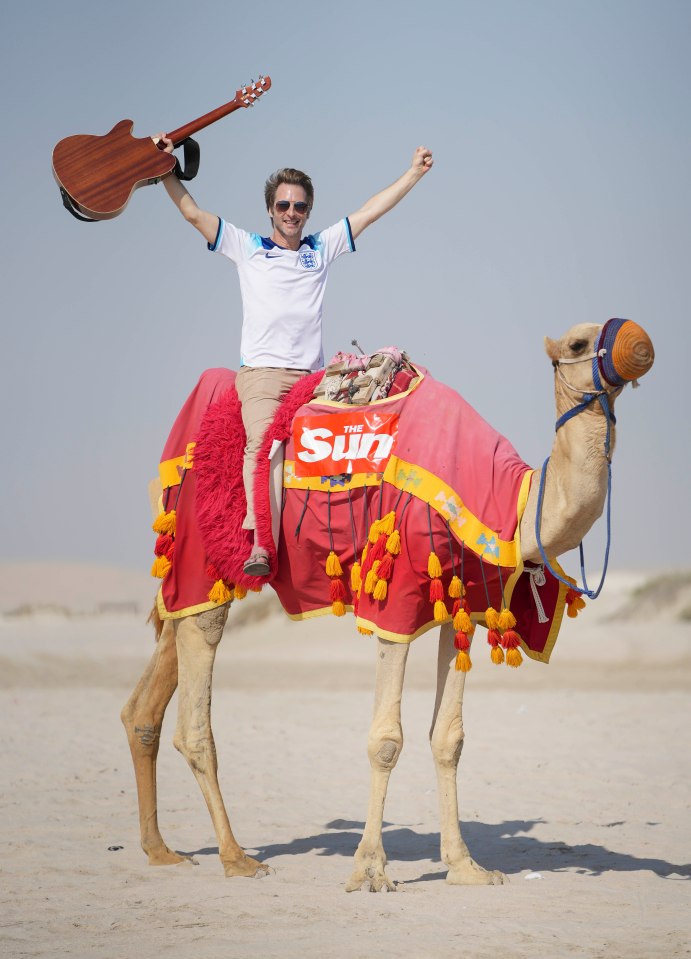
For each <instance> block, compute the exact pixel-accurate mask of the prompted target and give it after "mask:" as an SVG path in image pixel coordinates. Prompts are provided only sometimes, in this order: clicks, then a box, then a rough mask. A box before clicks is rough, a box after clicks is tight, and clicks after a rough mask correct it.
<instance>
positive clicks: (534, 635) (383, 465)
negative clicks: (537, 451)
mask: <svg viewBox="0 0 691 959" xmlns="http://www.w3.org/2000/svg"><path fill="white" fill-rule="evenodd" d="M320 377H321V374H320V373H316V374H312V375H309V376H307V377H305V379H304V380H302V381H300V382H299V383H298V384H296V386H295V387H294V388H293V390H292V391H291V392H290V393H289V394H288V396H287V397H286V399H285V401H284V403H283V405H282V407H281V408H280V409H279V411H278V414H277V416H276V419H275V421H274V423H273V424H272V426H271V427H270V429H269V430H268V431H267V434H266V436H265V438H264V444H263V449H262V452H261V454H260V457H259V459H258V467H257V476H256V483H255V512H256V515H257V529H258V532H259V535H260V538H261V541H262V543H269V542H270V541H271V534H270V531H271V516H270V510H269V505H268V503H269V497H268V474H269V468H270V466H269V452H270V450H271V449H272V446H273V445H274V441H275V440H279V441H280V442H284V441H285V444H286V445H285V464H284V492H283V509H282V516H281V537H280V541H279V544H278V550H277V551H274V552H272V555H271V557H270V560H271V569H272V573H271V576H270V577H269V579H270V582H271V586H272V587H273V588H274V590H275V591H276V593H277V594H278V597H279V599H280V601H281V603H282V605H283V607H284V609H285V610H286V612H287V613H288V615H289V616H291V617H292V618H297V619H301V618H305V617H310V616H315V615H321V614H324V613H332V612H333V613H335V614H336V615H342V614H343V613H345V612H346V611H350V610H352V611H353V612H354V613H355V615H356V621H357V625H358V627H359V628H360V630H361V631H373V632H376V633H377V634H378V635H380V636H382V637H384V638H387V639H391V640H393V641H403V642H405V641H410V640H411V639H414V638H415V637H416V636H418V635H420V634H421V633H423V632H425V631H426V630H427V629H429V628H431V627H432V626H434V625H438V624H439V623H441V622H445V621H449V620H452V619H453V621H454V626H455V627H458V632H457V637H458V636H461V637H466V638H465V639H463V638H462V639H461V640H460V645H459V641H457V646H458V648H459V650H465V649H467V647H468V646H469V640H470V637H471V636H472V632H473V631H474V625H475V624H476V623H482V624H483V625H487V626H488V627H490V628H489V632H488V637H489V640H490V643H491V644H492V646H493V658H495V652H499V651H498V646H499V645H500V644H501V641H502V638H504V639H506V637H511V636H517V637H518V638H519V639H520V643H521V645H522V647H523V649H524V650H525V651H526V652H527V653H528V655H529V656H531V657H532V658H535V659H539V660H542V661H544V662H547V661H548V660H549V656H550V654H551V650H552V648H553V646H554V643H555V641H556V637H557V634H558V631H559V626H560V624H561V619H562V615H563V609H564V601H565V598H566V593H567V587H565V586H564V585H563V584H560V583H559V582H558V581H557V580H556V579H555V578H554V577H552V576H551V575H550V574H549V573H548V572H547V573H543V572H542V570H541V569H540V568H538V569H536V570H527V569H525V568H524V566H523V564H522V562H521V558H520V542H519V537H518V526H519V522H520V517H521V514H522V511H523V508H524V506H525V502H526V499H527V495H528V490H529V486H530V480H531V475H532V471H531V469H530V468H529V467H528V466H527V464H525V463H524V462H523V461H522V460H521V458H520V457H519V456H518V454H517V453H516V451H515V449H514V448H513V446H512V445H511V444H510V443H509V442H508V440H506V439H505V438H504V437H503V436H501V434H499V433H497V432H496V430H494V429H493V428H492V427H491V426H490V425H489V424H488V423H487V422H486V421H485V420H484V419H483V418H482V417H481V416H479V414H478V413H477V412H476V411H475V410H474V409H473V408H472V407H471V406H470V405H469V404H468V403H467V402H466V401H465V400H464V399H463V398H462V397H461V396H460V395H459V394H458V393H456V392H455V391H454V390H452V389H450V388H449V387H447V386H444V385H443V384H442V383H439V382H438V381H436V380H434V379H433V378H432V377H431V376H429V374H427V373H425V372H424V371H421V374H420V376H419V378H418V379H417V380H415V381H414V383H413V386H412V388H411V389H409V390H407V391H406V392H405V393H401V394H398V395H396V396H393V397H390V398H388V399H384V400H379V401H377V402H376V403H374V404H370V405H368V406H366V407H363V408H362V410H359V411H358V410H356V411H353V408H352V407H348V408H347V409H348V417H346V418H345V420H344V416H343V413H344V407H343V406H342V405H340V404H336V403H328V402H324V401H320V402H318V403H317V402H314V401H313V400H312V395H313V390H314V387H315V385H316V383H317V382H318V380H319V379H320ZM233 381H234V374H232V373H230V372H229V371H225V370H210V371H207V372H206V373H205V374H203V376H202V378H201V380H200V382H199V384H198V385H197V387H196V389H195V391H194V392H193V394H192V396H191V397H190V398H189V400H188V401H187V403H186V404H185V407H183V410H182V411H181V414H180V416H179V417H178V420H177V421H176V424H175V426H174V428H173V431H172V433H171V437H170V438H169V441H168V443H167V444H166V447H165V449H164V453H163V457H162V464H161V479H162V483H163V486H164V502H163V506H164V513H163V515H165V514H166V513H170V512H171V511H172V510H173V509H175V514H176V530H175V536H174V548H173V549H172V550H169V552H168V553H165V551H163V555H164V557H165V559H167V560H168V561H169V562H168V563H167V564H166V563H165V562H164V563H163V569H162V570H161V571H162V572H163V573H164V579H163V584H162V588H161V592H160V595H159V611H160V612H161V615H162V616H164V617H171V616H183V615H189V614H190V613H191V612H195V611H198V610H201V609H205V608H210V607H212V606H214V605H217V604H218V602H220V601H223V600H225V599H227V598H228V597H229V596H230V595H231V593H234V594H235V595H239V596H242V595H244V593H245V592H246V590H247V589H253V588H255V589H256V588H259V587H260V586H261V585H262V582H263V581H262V580H260V579H257V578H253V577H247V576H246V575H245V574H244V573H243V572H242V565H243V562H244V560H245V558H246V557H247V555H248V554H249V551H250V542H249V535H248V534H247V533H246V532H245V531H244V530H242V520H243V517H244V513H245V494H244V489H243V485H242V469H241V467H242V452H243V449H244V443H245V436H244V430H243V428H242V421H241V417H240V407H239V401H238V398H237V394H236V392H235V389H234V387H233V385H232V384H233ZM375 408H376V409H375ZM374 413H376V416H375V417H374V420H372V415H373V414H374ZM358 414H361V416H362V424H363V425H360V426H358V425H357V416H358ZM353 416H355V417H356V419H355V421H353V419H352V417H353ZM368 417H369V420H368V419H367V418H368ZM372 422H375V426H372ZM377 423H378V424H380V426H379V427H378V426H377V425H376V424H377ZM382 423H386V424H387V425H385V426H381V424H382ZM344 424H345V425H344ZM368 424H369V425H368ZM378 428H381V430H383V431H384V432H383V433H382V434H381V435H382V436H384V435H388V436H391V434H393V435H394V437H395V438H394V439H393V440H391V439H388V440H387V439H381V440H380V441H378V442H377V443H375V440H374V439H367V437H375V438H376V437H377V436H378V435H379V434H378V433H377V432H376V430H377V429H378ZM344 430H345V432H344ZM320 444H321V445H320ZM378 449H381V450H383V455H382V457H380V458H379V459H377V456H376V452H377V450H378ZM363 451H365V453H367V451H369V453H372V452H374V454H375V455H374V459H371V458H370V459H369V460H368V459H367V455H366V456H365V457H364V459H363V458H362V457H361V456H360V454H361V453H362V452H363ZM310 458H311V459H310ZM334 459H335V461H336V462H338V463H342V465H343V470H344V471H343V472H342V473H338V474H334V469H335V466H334ZM321 461H324V462H325V463H328V464H329V465H328V467H327V470H328V473H327V474H326V475H323V476H322V475H320V474H319V466H318V464H319V462H321ZM315 463H316V465H315ZM180 478H182V482H181V481H180ZM162 535H165V534H162ZM160 539H161V536H159V540H160ZM163 545H164V546H170V543H169V542H168V541H165V542H164V543H163ZM159 546H160V544H159ZM157 553H158V555H159V558H160V556H161V550H160V549H159V548H158V546H157ZM219 584H220V585H222V589H221V590H220V591H219V590H218V587H219ZM214 588H216V591H215V592H214ZM210 596H211V598H210ZM500 615H501V616H502V623H501V625H499V623H498V618H499V616H500ZM495 617H496V621H495ZM516 642H517V641H516ZM504 645H505V646H506V645H509V646H511V643H510V642H509V643H508V644H507V643H506V642H505V643H504ZM514 645H515V643H514ZM501 655H502V656H503V654H501ZM495 661H498V660H495ZM507 661H511V659H510V657H509V653H508V650H507Z"/></svg>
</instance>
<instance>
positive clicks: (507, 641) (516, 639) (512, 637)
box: [501, 629, 521, 649]
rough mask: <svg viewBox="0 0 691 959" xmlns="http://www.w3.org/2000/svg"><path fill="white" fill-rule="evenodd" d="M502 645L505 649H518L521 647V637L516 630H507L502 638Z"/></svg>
mask: <svg viewBox="0 0 691 959" xmlns="http://www.w3.org/2000/svg"><path fill="white" fill-rule="evenodd" d="M501 644H502V646H503V647H504V649H516V647H517V646H520V645H521V637H520V636H519V635H518V633H517V632H516V631H515V630H513V629H507V630H505V631H504V633H503V635H502V637H501Z"/></svg>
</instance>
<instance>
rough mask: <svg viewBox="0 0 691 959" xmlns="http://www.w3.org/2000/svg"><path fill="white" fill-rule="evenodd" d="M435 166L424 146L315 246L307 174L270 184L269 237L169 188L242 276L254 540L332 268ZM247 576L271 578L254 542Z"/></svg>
mask: <svg viewBox="0 0 691 959" xmlns="http://www.w3.org/2000/svg"><path fill="white" fill-rule="evenodd" d="M159 138H160V139H162V140H163V142H164V143H165V149H166V151H167V152H169V153H170V152H172V150H173V143H172V141H171V140H170V139H169V138H168V137H166V136H165V135H164V134H160V135H159ZM159 138H154V139H159ZM432 163H433V160H432V153H431V151H430V150H428V149H427V147H424V146H419V147H418V148H417V149H416V150H415V153H414V154H413V159H412V162H411V165H410V167H409V169H408V170H406V172H405V173H404V174H403V175H402V176H400V177H399V178H398V179H397V180H396V181H395V183H392V184H391V186H388V187H387V188H386V189H384V190H382V191H381V192H380V193H377V194H376V195H375V196H373V197H371V198H370V199H369V200H368V201H367V202H366V203H365V204H364V206H362V207H361V208H360V209H359V210H357V212H355V213H352V214H351V215H350V216H348V217H346V218H345V219H343V220H341V221H340V222H339V223H337V224H335V225H334V226H332V227H329V228H328V229H327V230H322V231H321V232H319V233H316V234H313V235H309V236H303V229H304V226H305V224H306V222H307V220H308V219H309V215H310V213H311V211H312V204H313V202H314V190H313V188H312V181H311V180H310V178H309V177H308V176H307V174H305V173H302V172H301V171H300V170H294V169H291V168H285V169H283V170H278V171H277V172H276V173H274V174H273V175H272V176H271V177H269V179H268V180H267V181H266V184H265V190H264V198H265V202H266V209H267V211H268V214H269V217H270V218H271V227H272V232H271V236H269V237H262V236H259V235H258V234H256V233H247V232H246V231H244V230H240V229H238V228H237V227H235V226H233V225H232V224H231V223H228V222H227V221H225V220H223V219H222V218H221V217H218V216H216V215H215V214H213V213H208V212H206V211H205V210H201V209H200V208H199V207H198V206H197V204H196V203H195V201H194V200H193V199H192V197H191V196H190V194H189V193H188V191H187V190H186V189H185V187H184V186H183V185H182V183H181V182H180V181H179V180H178V179H177V177H176V176H174V175H171V176H168V177H166V178H165V180H164V181H163V183H164V185H165V188H166V190H167V191H168V195H169V196H170V198H171V200H172V201H173V202H174V203H175V205H176V206H177V207H178V209H179V210H180V212H181V213H182V215H183V216H184V217H185V219H186V220H187V221H188V222H189V223H191V224H192V226H194V227H196V229H197V230H199V232H200V233H201V234H202V236H203V237H204V238H205V239H206V241H207V244H208V248H209V250H211V251H212V252H219V253H222V254H223V255H224V256H226V257H228V258H229V259H230V260H232V261H233V263H235V266H236V268H237V270H238V275H239V279H240V290H241V294H242V304H243V324H242V337H241V364H242V365H241V367H240V371H239V373H238V376H237V379H236V388H237V391H238V396H239V398H240V403H241V406H242V420H243V424H244V426H245V432H246V434H247V445H246V447H245V459H244V465H243V480H244V485H245V493H246V497H247V515H246V517H245V520H244V522H243V527H244V528H245V529H248V530H252V531H254V526H255V520H254V508H253V478H254V467H255V463H256V457H257V452H258V450H259V448H260V446H261V442H262V438H263V435H264V433H265V431H266V429H267V427H268V426H269V425H270V423H271V422H272V420H273V417H274V415H275V413H276V410H277V409H278V407H279V405H280V403H281V400H282V399H283V397H284V396H285V395H286V393H287V392H288V391H289V390H290V388H291V387H292V386H293V385H294V384H295V383H296V382H297V380H298V379H300V377H301V376H304V375H305V374H306V373H308V372H310V371H312V370H318V369H321V368H322V367H323V365H324V355H323V350H322V335H321V327H322V302H323V298H324V291H325V287H326V279H327V274H328V269H329V266H330V265H331V263H332V262H333V261H334V260H335V259H336V258H337V257H339V256H340V255H341V254H342V253H349V252H354V250H355V240H356V239H357V237H358V236H359V235H360V234H361V233H362V231H363V230H364V229H366V228H367V227H368V226H369V225H370V224H371V223H374V222H375V220H378V219H379V218H380V217H381V216H383V215H384V214H385V213H388V212H389V210H391V209H393V207H394V206H396V204H397V203H398V202H399V201H400V200H402V199H403V197H404V196H405V195H406V194H407V193H408V192H409V191H410V190H411V189H412V188H413V187H414V186H415V184H416V183H417V182H418V181H419V180H420V179H422V177H423V176H424V175H425V174H426V173H427V172H428V171H429V170H430V169H431V168H432ZM244 570H245V572H246V573H248V574H249V575H252V576H266V575H268V574H269V572H270V568H269V562H268V553H267V550H266V548H265V547H264V546H263V545H262V544H261V543H259V542H258V541H257V537H256V534H255V537H254V546H253V549H252V553H251V555H250V557H249V559H248V560H247V562H246V563H245V565H244Z"/></svg>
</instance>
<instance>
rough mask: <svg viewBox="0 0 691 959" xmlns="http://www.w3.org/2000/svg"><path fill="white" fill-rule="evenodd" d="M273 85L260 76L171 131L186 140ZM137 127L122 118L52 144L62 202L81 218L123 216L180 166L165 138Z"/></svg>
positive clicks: (177, 141) (175, 139)
mask: <svg viewBox="0 0 691 959" xmlns="http://www.w3.org/2000/svg"><path fill="white" fill-rule="evenodd" d="M270 87H271V78H270V77H260V78H259V80H258V81H257V82H256V83H255V82H252V83H251V84H249V85H247V86H244V87H241V88H240V89H239V90H237V91H236V93H235V97H234V99H233V100H231V101H230V103H225V104H224V105H223V106H221V107H218V108H217V109H216V110H212V111H211V112H210V113H206V114H205V115H204V116H203V117H199V118H198V119H197V120H193V121H192V122H191V123H187V124H185V126H182V127H180V128H179V129H178V130H173V132H172V133H169V134H168V136H169V138H170V139H171V140H172V141H173V144H174V145H175V146H176V147H178V146H180V145H183V144H184V142H185V141H186V140H189V138H190V137H191V136H192V135H193V134H194V133H197V132H198V131H199V130H203V129H204V127H207V126H209V124H211V123H215V122H216V120H220V119H221V118H222V117H225V116H227V115H228V114H229V113H232V112H233V111H234V110H238V109H239V108H240V107H251V106H254V104H255V103H256V102H257V100H258V99H259V97H261V96H262V94H264V93H266V91H267V90H268V89H270ZM133 127H134V123H133V121H132V120H121V121H120V123H117V124H116V125H115V126H114V127H113V129H112V130H111V131H110V133H107V134H106V135H105V136H88V135H81V134H80V135H77V136H72V137H66V139H64V140H61V141H60V142H59V143H58V144H57V146H56V147H55V149H54V150H53V175H54V176H55V179H56V181H57V184H58V186H59V188H60V192H61V194H62V197H63V202H64V203H65V206H66V207H67V209H68V210H70V212H72V213H74V214H75V216H78V218H79V219H88V220H110V219H112V218H113V217H116V216H118V215H119V214H120V213H122V211H123V210H124V209H125V207H126V206H127V204H128V203H129V200H130V197H131V196H132V194H133V193H134V191H135V190H136V189H137V188H138V187H140V186H146V185H147V184H150V183H158V182H159V180H161V179H162V178H163V177H165V176H168V174H169V173H171V171H172V170H173V169H174V168H175V165H176V162H177V161H176V159H175V157H174V156H173V155H172V154H171V153H166V152H164V150H163V149H162V147H163V144H162V143H160V144H159V145H157V144H155V143H154V141H153V140H152V139H151V137H142V138H136V137H134V136H132V129H133ZM192 142H193V141H192ZM70 208H71V209H70ZM76 211H78V213H77V212H76ZM78 214H82V215H81V216H79V215H78Z"/></svg>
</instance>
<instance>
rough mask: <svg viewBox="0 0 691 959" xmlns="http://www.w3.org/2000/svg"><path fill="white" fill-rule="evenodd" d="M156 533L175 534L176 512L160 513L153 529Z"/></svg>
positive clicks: (172, 510)
mask: <svg viewBox="0 0 691 959" xmlns="http://www.w3.org/2000/svg"><path fill="white" fill-rule="evenodd" d="M151 528H152V530H153V531H154V533H170V534H173V535H174V534H175V510H174V509H171V510H170V512H168V513H159V514H158V516H157V517H156V519H155V520H154V522H153V526H152V527H151Z"/></svg>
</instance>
